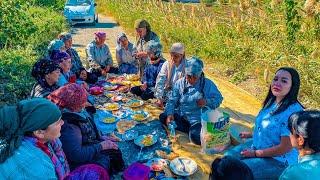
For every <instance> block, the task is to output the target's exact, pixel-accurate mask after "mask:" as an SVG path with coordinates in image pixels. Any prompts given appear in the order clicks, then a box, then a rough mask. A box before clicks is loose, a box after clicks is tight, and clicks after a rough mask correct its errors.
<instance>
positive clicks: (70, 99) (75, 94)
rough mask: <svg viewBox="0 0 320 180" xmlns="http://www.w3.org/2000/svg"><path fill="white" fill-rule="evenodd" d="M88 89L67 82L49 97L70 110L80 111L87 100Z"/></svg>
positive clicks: (61, 106)
mask: <svg viewBox="0 0 320 180" xmlns="http://www.w3.org/2000/svg"><path fill="white" fill-rule="evenodd" d="M87 97H88V95H87V92H86V90H85V89H84V88H83V87H82V86H80V85H78V84H75V83H71V84H67V85H65V86H62V87H60V88H59V89H57V90H55V91H53V92H52V93H51V94H50V95H49V96H48V99H49V100H51V101H52V102H53V103H55V104H56V105H58V106H59V107H60V108H67V109H69V110H70V111H74V112H75V111H78V110H80V109H81V108H82V107H83V105H84V104H85V103H86V102H87Z"/></svg>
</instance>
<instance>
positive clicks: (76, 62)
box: [59, 32, 83, 74]
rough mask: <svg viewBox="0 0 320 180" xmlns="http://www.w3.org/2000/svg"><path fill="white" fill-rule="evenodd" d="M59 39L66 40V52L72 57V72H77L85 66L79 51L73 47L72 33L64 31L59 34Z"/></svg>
mask: <svg viewBox="0 0 320 180" xmlns="http://www.w3.org/2000/svg"><path fill="white" fill-rule="evenodd" d="M59 39H60V40H61V41H63V42H64V46H65V48H66V52H67V53H68V54H69V55H70V57H71V63H72V66H71V72H72V74H76V73H77V72H78V71H79V70H80V69H81V68H83V65H82V62H81V60H80V56H79V55H78V52H77V51H76V50H75V49H74V48H72V36H71V34H70V33H66V32H64V33H61V34H60V35H59Z"/></svg>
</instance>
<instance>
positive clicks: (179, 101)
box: [159, 57, 223, 145]
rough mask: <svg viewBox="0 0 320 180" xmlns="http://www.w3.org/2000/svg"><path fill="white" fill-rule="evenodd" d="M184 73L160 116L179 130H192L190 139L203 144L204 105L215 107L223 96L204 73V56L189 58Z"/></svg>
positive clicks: (165, 122) (163, 121)
mask: <svg viewBox="0 0 320 180" xmlns="http://www.w3.org/2000/svg"><path fill="white" fill-rule="evenodd" d="M185 74H186V75H185V77H183V78H181V79H179V80H177V82H176V83H175V84H174V86H173V91H172V97H171V98H170V99H168V102H167V104H166V107H165V112H164V113H163V114H161V115H160V117H159V119H160V121H161V122H162V123H164V124H165V125H168V124H169V123H170V122H171V121H174V122H175V123H176V124H177V130H179V131H182V132H186V133H189V138H190V140H191V141H192V142H193V143H194V144H198V145H200V131H201V122H200V119H201V118H200V117H201V108H203V107H205V106H208V107H210V108H211V109H216V108H217V107H219V106H220V104H221V102H222V99H223V98H222V95H221V93H220V91H219V90H218V88H217V86H216V85H215V84H214V83H213V82H212V81H211V80H210V79H208V78H206V77H205V76H204V73H203V62H202V60H201V59H199V58H197V57H191V58H189V59H187V64H186V68H185Z"/></svg>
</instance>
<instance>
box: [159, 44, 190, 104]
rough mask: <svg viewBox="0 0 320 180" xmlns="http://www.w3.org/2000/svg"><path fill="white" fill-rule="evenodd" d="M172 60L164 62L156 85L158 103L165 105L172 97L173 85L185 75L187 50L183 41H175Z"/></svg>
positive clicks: (171, 52)
mask: <svg viewBox="0 0 320 180" xmlns="http://www.w3.org/2000/svg"><path fill="white" fill-rule="evenodd" d="M170 57H171V59H170V61H166V62H164V63H163V65H162V68H161V71H160V73H159V74H158V77H157V82H156V86H155V95H154V96H155V97H156V98H157V104H158V105H159V106H160V107H163V105H164V103H165V102H166V101H167V100H168V99H169V98H170V96H171V93H172V87H173V85H174V84H175V83H176V82H177V80H178V79H181V78H182V77H184V75H185V66H186V59H185V50H184V46H183V44H182V43H174V44H172V46H171V48H170Z"/></svg>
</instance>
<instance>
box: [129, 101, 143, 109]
mask: <svg viewBox="0 0 320 180" xmlns="http://www.w3.org/2000/svg"><path fill="white" fill-rule="evenodd" d="M143 104H144V102H143V101H142V100H139V99H131V100H129V101H128V102H127V103H126V106H128V107H131V108H137V107H140V106H142V105H143Z"/></svg>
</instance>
